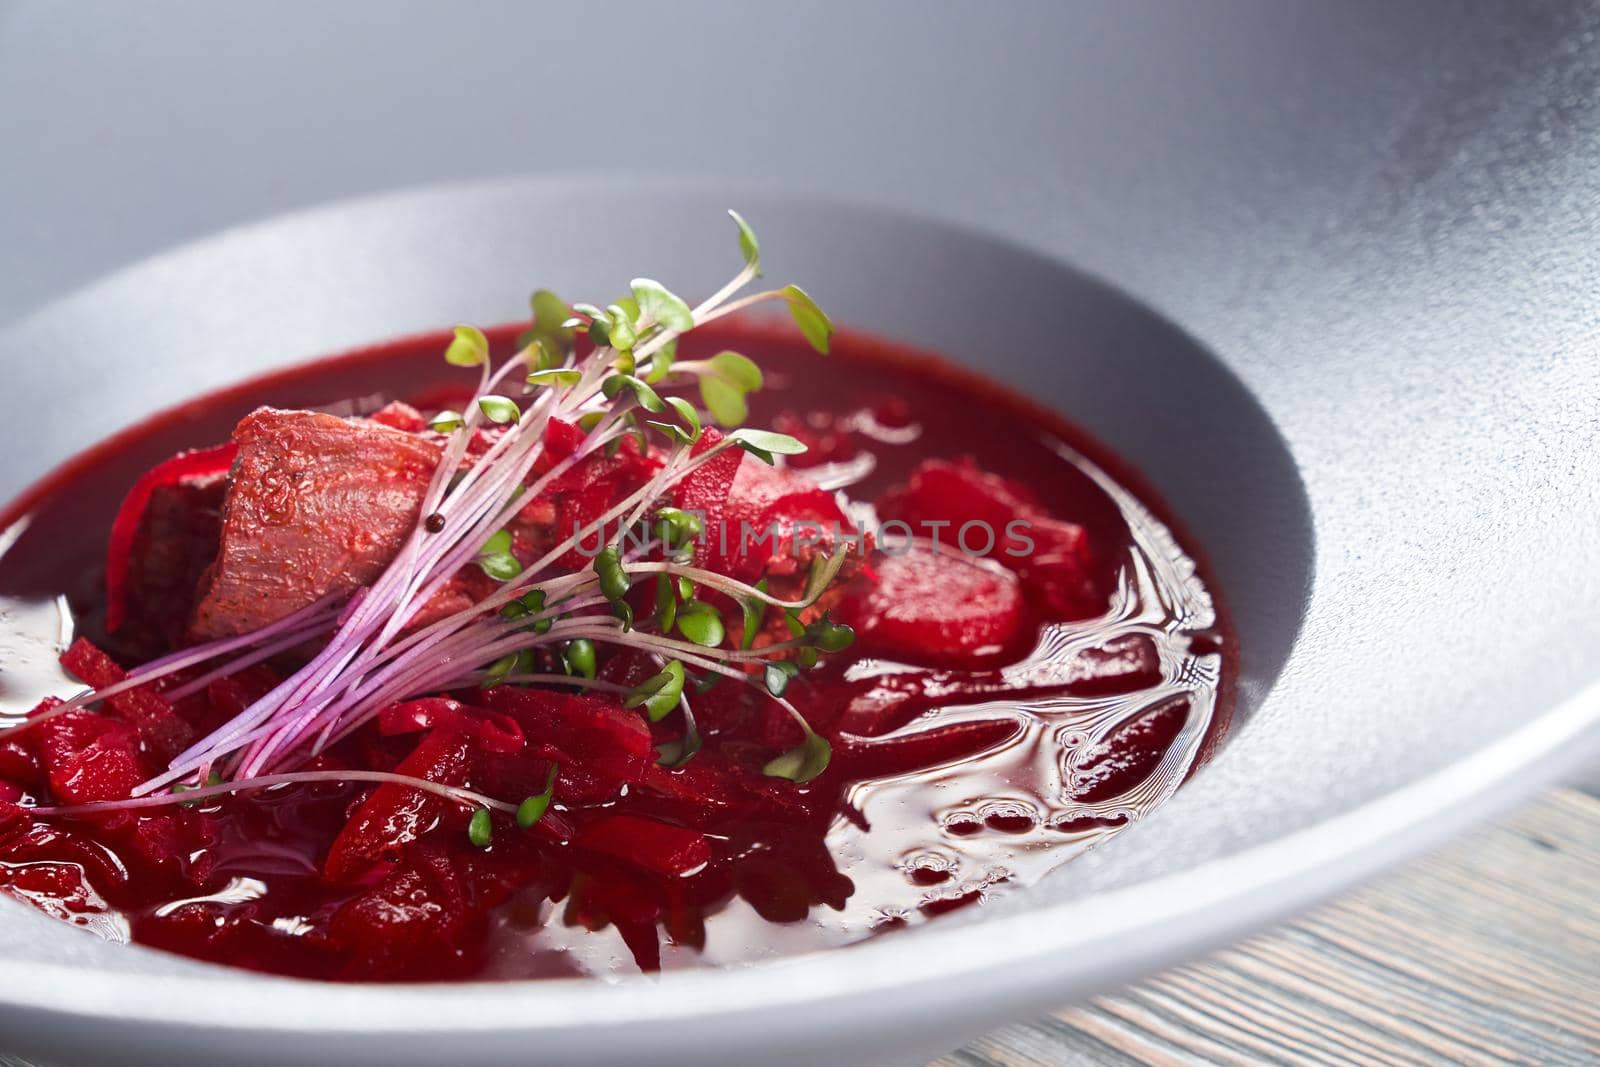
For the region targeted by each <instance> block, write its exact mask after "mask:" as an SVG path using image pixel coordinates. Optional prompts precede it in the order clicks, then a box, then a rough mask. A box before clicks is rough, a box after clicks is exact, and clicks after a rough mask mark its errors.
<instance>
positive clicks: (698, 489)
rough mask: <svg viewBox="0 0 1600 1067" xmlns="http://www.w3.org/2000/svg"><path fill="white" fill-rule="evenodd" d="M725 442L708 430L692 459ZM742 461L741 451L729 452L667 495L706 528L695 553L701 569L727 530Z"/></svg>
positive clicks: (702, 468)
mask: <svg viewBox="0 0 1600 1067" xmlns="http://www.w3.org/2000/svg"><path fill="white" fill-rule="evenodd" d="M722 440H723V435H722V433H721V432H720V431H718V430H717V429H716V427H714V426H707V427H706V428H705V430H704V431H703V432H702V433H701V435H700V440H698V441H696V442H695V444H694V448H693V449H691V450H690V455H691V456H702V455H704V454H705V453H707V452H709V451H711V449H713V448H715V447H716V446H717V445H718V444H719V443H721V442H722ZM743 459H744V452H743V451H742V450H741V449H737V448H729V449H727V450H726V451H724V452H722V453H720V454H718V455H717V456H716V458H714V459H709V460H707V461H706V463H705V465H704V466H702V467H699V468H697V469H696V470H695V471H694V472H693V473H691V474H689V475H687V476H686V477H685V478H684V479H683V480H682V481H680V482H678V483H677V484H676V485H675V486H673V487H672V488H671V489H670V490H669V491H668V496H669V497H670V498H671V500H672V504H673V506H674V507H676V508H680V509H682V510H684V511H693V512H697V513H698V514H699V515H700V517H701V519H702V521H703V523H704V525H705V534H704V535H703V536H702V537H701V539H700V542H699V543H698V544H697V545H695V553H694V558H695V562H696V563H697V564H699V565H701V566H705V565H707V563H708V562H710V561H711V560H712V559H713V555H714V554H713V552H712V546H713V545H715V544H716V543H717V542H718V540H719V537H720V534H719V531H721V530H723V529H725V528H726V523H727V518H728V515H727V511H728V494H729V493H730V492H731V491H732V490H733V483H734V481H735V480H736V479H737V478H738V476H739V471H740V469H741V466H740V464H741V463H742V461H743ZM752 462H754V461H752Z"/></svg>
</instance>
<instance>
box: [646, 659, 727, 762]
mask: <svg viewBox="0 0 1600 1067" xmlns="http://www.w3.org/2000/svg"><path fill="white" fill-rule="evenodd" d="M718 677H721V676H720V675H718ZM700 744H701V742H700V734H699V732H698V731H690V732H688V733H685V734H684V735H683V736H682V737H680V738H677V739H675V740H672V741H663V742H661V744H659V745H657V746H656V763H657V764H659V765H660V766H662V767H667V768H673V769H675V768H678V767H682V766H683V765H684V764H685V763H688V762H689V761H690V760H692V759H694V757H695V756H696V755H697V754H698V753H699V751H700Z"/></svg>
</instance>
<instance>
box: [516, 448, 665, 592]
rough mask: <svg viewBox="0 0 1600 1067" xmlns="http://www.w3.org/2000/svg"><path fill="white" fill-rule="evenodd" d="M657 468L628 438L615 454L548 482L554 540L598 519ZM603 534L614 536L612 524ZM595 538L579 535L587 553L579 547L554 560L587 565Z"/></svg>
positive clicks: (657, 463)
mask: <svg viewBox="0 0 1600 1067" xmlns="http://www.w3.org/2000/svg"><path fill="white" fill-rule="evenodd" d="M660 469H661V461H660V460H659V459H657V458H656V457H655V456H653V455H650V454H647V453H641V452H640V451H639V448H638V445H637V444H636V443H635V442H634V440H633V439H632V438H631V437H630V438H626V439H625V440H624V441H623V444H622V447H621V448H620V449H619V450H618V451H617V453H616V455H614V456H611V457H610V458H602V459H592V460H589V461H586V462H583V463H580V464H578V465H576V466H574V467H572V468H570V469H569V470H568V471H567V472H566V473H565V474H563V475H562V476H560V477H558V478H556V479H555V480H554V481H553V482H551V484H550V486H549V488H548V490H547V491H546V493H545V494H544V495H545V496H546V497H547V498H548V499H549V501H550V504H551V506H552V509H553V515H554V519H553V526H554V530H553V536H554V541H555V542H556V543H559V542H563V541H566V540H568V539H569V538H571V537H572V536H573V535H574V534H575V533H579V532H582V531H583V530H585V529H586V528H587V527H588V526H589V525H590V524H591V523H596V522H599V521H600V520H601V519H602V518H603V517H604V516H605V514H606V512H607V511H609V510H610V509H611V508H613V507H615V506H616V505H618V504H620V503H621V502H622V501H623V500H625V499H626V498H627V497H628V496H629V495H630V494H631V493H634V492H635V491H637V490H638V489H640V488H641V487H642V486H643V485H644V484H645V483H646V482H648V481H649V480H650V479H651V478H652V477H653V476H654V475H655V474H656V472H657V471H659V470H660ZM607 533H608V534H610V535H613V536H614V535H615V533H616V525H615V523H608V530H607ZM597 541H598V537H597V535H595V534H589V535H587V536H585V537H581V538H580V539H579V541H578V545H579V546H580V547H581V548H586V549H587V550H588V552H589V554H588V555H584V553H583V551H581V550H580V548H573V549H570V550H569V551H567V552H566V553H564V554H563V555H562V556H561V558H560V559H559V560H558V561H557V566H560V567H564V568H566V569H568V570H581V569H582V568H584V567H586V566H588V565H589V564H590V563H591V562H592V559H593V555H594V552H595V545H596V543H597Z"/></svg>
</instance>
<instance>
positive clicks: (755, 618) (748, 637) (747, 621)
mask: <svg viewBox="0 0 1600 1067" xmlns="http://www.w3.org/2000/svg"><path fill="white" fill-rule="evenodd" d="M756 589H757V590H758V591H759V592H762V593H765V592H766V591H767V580H766V579H765V578H763V579H761V580H760V581H759V582H757V583H756ZM739 610H740V611H742V612H744V634H743V636H742V637H741V638H740V639H739V648H740V649H742V650H744V651H746V652H748V651H749V650H750V649H751V648H752V647H753V646H754V645H755V643H756V635H757V634H758V633H760V632H761V623H762V621H763V620H764V619H765V618H766V615H767V604H766V601H764V600H762V599H761V598H760V597H753V596H748V597H740V598H739Z"/></svg>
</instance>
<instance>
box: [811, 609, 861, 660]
mask: <svg viewBox="0 0 1600 1067" xmlns="http://www.w3.org/2000/svg"><path fill="white" fill-rule="evenodd" d="M805 637H806V640H807V641H810V642H811V644H812V645H813V646H815V647H816V648H819V649H821V650H822V651H824V652H843V651H844V650H845V649H847V648H849V647H850V646H851V645H853V644H855V640H856V632H855V630H854V628H852V627H850V626H847V625H846V624H844V623H842V622H834V621H833V620H832V619H830V618H828V613H827V612H823V613H822V618H820V619H818V620H817V621H816V622H814V623H812V624H811V625H810V626H808V627H806V635H805Z"/></svg>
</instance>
